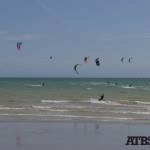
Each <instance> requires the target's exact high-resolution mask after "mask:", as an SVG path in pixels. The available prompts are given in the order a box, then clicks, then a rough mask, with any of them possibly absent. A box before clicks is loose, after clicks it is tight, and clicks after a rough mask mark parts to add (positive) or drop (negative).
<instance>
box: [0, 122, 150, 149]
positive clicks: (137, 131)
mask: <svg viewBox="0 0 150 150" xmlns="http://www.w3.org/2000/svg"><path fill="white" fill-rule="evenodd" d="M149 126H150V125H149V124H131V123H130V124H128V123H100V122H95V123H87V122H86V123H77V122H1V123H0V132H1V134H0V147H1V149H2V150H10V149H11V150H41V149H43V150H91V149H93V150H122V149H124V150H141V149H143V150H148V149H149V145H136V146H133V145H126V142H127V137H128V136H149V135H150V132H149Z"/></svg>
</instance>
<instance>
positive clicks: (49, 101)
mask: <svg viewBox="0 0 150 150" xmlns="http://www.w3.org/2000/svg"><path fill="white" fill-rule="evenodd" d="M41 102H42V103H69V102H70V101H68V100H41Z"/></svg>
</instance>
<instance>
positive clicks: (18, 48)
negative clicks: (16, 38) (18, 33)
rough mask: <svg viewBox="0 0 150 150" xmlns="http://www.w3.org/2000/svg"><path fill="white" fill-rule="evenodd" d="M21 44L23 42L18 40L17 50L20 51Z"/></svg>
mask: <svg viewBox="0 0 150 150" xmlns="http://www.w3.org/2000/svg"><path fill="white" fill-rule="evenodd" d="M21 45H22V42H17V50H18V51H20V48H21Z"/></svg>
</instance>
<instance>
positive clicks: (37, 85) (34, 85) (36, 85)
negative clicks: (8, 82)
mask: <svg viewBox="0 0 150 150" xmlns="http://www.w3.org/2000/svg"><path fill="white" fill-rule="evenodd" d="M25 85H27V86H33V87H39V86H42V85H41V84H25Z"/></svg>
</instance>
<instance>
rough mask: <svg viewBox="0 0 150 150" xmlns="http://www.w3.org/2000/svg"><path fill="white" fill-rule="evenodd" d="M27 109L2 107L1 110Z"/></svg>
mask: <svg viewBox="0 0 150 150" xmlns="http://www.w3.org/2000/svg"><path fill="white" fill-rule="evenodd" d="M24 109H26V108H25V107H5V106H4V107H0V110H24Z"/></svg>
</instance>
